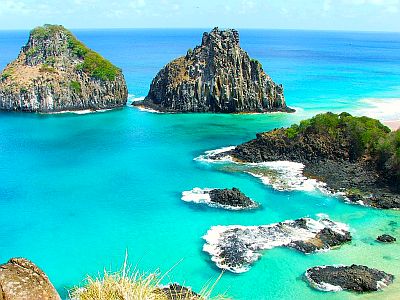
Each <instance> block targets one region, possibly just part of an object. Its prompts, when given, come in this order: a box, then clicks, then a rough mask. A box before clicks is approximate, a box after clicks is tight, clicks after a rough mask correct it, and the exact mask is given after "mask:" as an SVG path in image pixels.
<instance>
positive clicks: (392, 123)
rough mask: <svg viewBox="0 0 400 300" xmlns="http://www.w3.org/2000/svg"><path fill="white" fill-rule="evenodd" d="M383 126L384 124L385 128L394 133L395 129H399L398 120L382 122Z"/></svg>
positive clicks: (399, 123) (399, 121) (399, 122)
mask: <svg viewBox="0 0 400 300" xmlns="http://www.w3.org/2000/svg"><path fill="white" fill-rule="evenodd" d="M382 123H383V124H385V125H386V126H387V127H389V128H390V129H392V131H395V130H397V129H400V120H396V121H382Z"/></svg>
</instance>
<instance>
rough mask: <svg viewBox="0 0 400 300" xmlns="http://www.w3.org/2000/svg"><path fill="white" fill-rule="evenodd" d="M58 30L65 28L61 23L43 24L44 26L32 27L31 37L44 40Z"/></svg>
mask: <svg viewBox="0 0 400 300" xmlns="http://www.w3.org/2000/svg"><path fill="white" fill-rule="evenodd" d="M59 31H65V28H64V27H63V26H61V25H50V24H45V25H44V26H39V27H36V28H34V29H33V30H32V31H31V37H32V38H34V39H39V40H44V39H48V38H49V37H51V36H52V35H54V34H55V33H57V32H59Z"/></svg>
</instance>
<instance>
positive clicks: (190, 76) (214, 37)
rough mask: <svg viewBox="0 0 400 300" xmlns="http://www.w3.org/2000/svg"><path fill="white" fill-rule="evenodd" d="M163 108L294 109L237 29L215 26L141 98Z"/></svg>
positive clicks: (147, 104)
mask: <svg viewBox="0 0 400 300" xmlns="http://www.w3.org/2000/svg"><path fill="white" fill-rule="evenodd" d="M133 105H136V106H145V107H147V108H151V109H155V110H158V111H167V112H219V113H239V112H272V111H284V112H293V111H294V110H293V109H290V108H288V107H287V106H286V103H285V98H284V95H283V87H282V85H277V84H276V83H274V82H273V81H272V79H271V78H270V77H269V76H268V75H267V74H266V73H265V72H264V71H263V69H262V66H261V64H260V63H259V62H258V61H256V60H254V59H250V57H249V56H248V54H247V53H246V52H245V51H244V50H242V48H241V47H240V45H239V33H238V32H237V31H236V30H233V29H230V30H222V31H221V30H219V29H218V28H214V29H213V30H212V31H211V32H210V33H204V34H203V40H202V43H201V45H200V46H197V47H196V48H194V50H189V51H188V52H187V54H186V56H182V57H180V58H177V59H175V60H174V61H172V62H170V63H169V64H168V65H166V66H165V67H164V68H163V69H162V70H161V71H160V72H159V73H158V74H157V76H156V77H155V78H154V79H153V81H152V83H151V86H150V91H149V93H148V95H147V97H146V98H145V99H144V100H143V101H138V102H134V103H133Z"/></svg>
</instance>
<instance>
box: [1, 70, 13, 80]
mask: <svg viewBox="0 0 400 300" xmlns="http://www.w3.org/2000/svg"><path fill="white" fill-rule="evenodd" d="M10 76H11V73H9V72H3V74H1V80H6V79H7V78H8V77H10Z"/></svg>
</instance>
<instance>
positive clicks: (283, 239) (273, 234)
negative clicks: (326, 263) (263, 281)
mask: <svg viewBox="0 0 400 300" xmlns="http://www.w3.org/2000/svg"><path fill="white" fill-rule="evenodd" d="M303 220H304V221H305V227H303V226H300V225H299V223H296V221H291V220H289V221H285V222H282V223H275V224H271V225H263V226H241V225H230V226H213V227H211V228H210V229H209V230H208V232H207V233H206V235H204V236H203V239H204V240H205V241H206V243H205V244H204V246H203V251H205V252H207V253H209V254H210V255H211V260H212V261H213V262H215V264H216V265H217V266H218V267H219V268H221V269H225V270H229V271H231V272H234V273H242V272H246V271H247V270H248V269H249V268H250V266H251V264H252V263H254V262H255V261H257V260H258V259H259V257H260V256H261V254H260V253H259V251H261V250H267V249H271V248H274V247H281V246H286V247H294V246H295V243H296V242H302V241H303V242H304V241H308V240H311V239H313V238H315V237H316V236H317V234H318V233H319V232H320V231H321V230H322V229H324V228H329V229H331V230H332V231H335V232H336V233H337V234H340V235H345V234H346V233H347V232H348V226H347V225H346V224H343V223H338V222H333V221H331V220H329V219H320V220H314V219H310V218H304V219H303ZM319 250H324V251H327V250H329V246H326V245H325V246H324V247H321V248H320V249H319Z"/></svg>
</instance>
